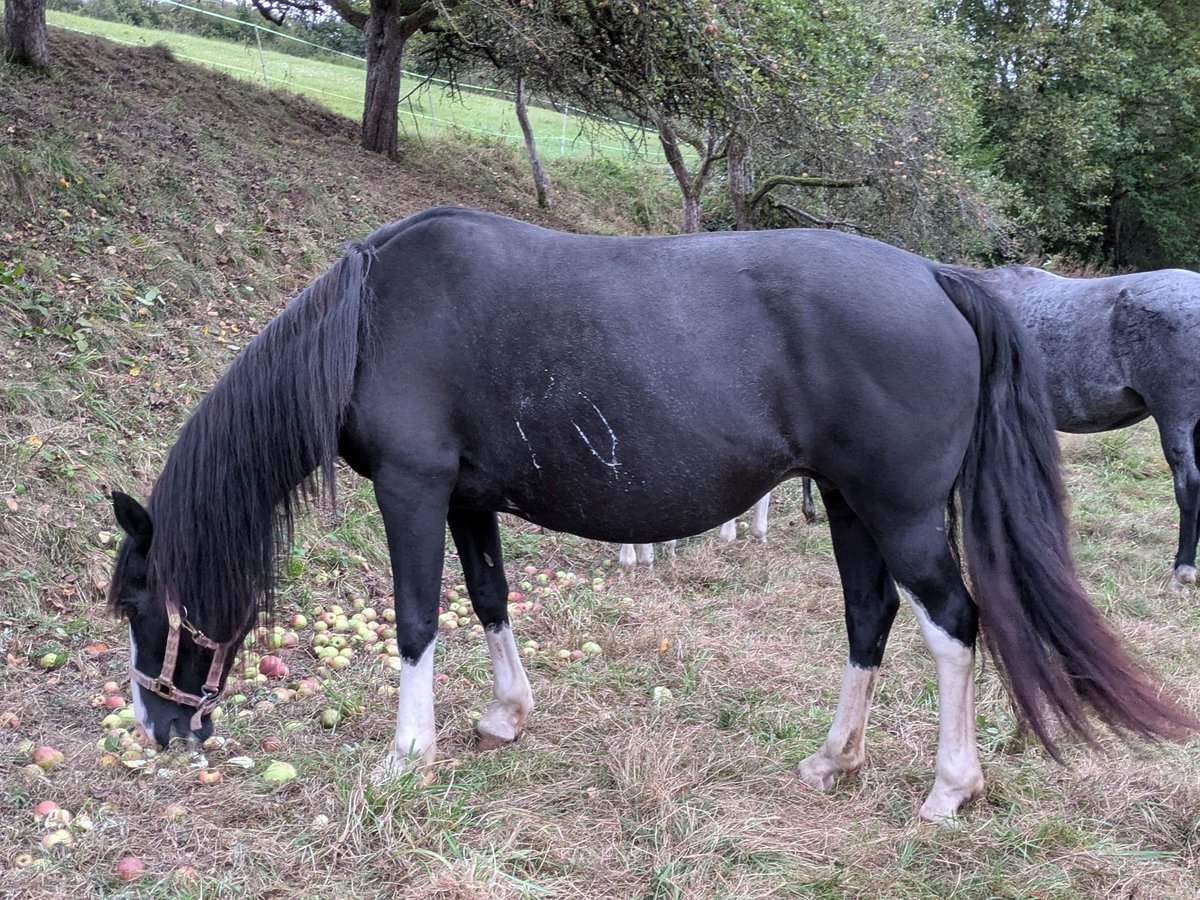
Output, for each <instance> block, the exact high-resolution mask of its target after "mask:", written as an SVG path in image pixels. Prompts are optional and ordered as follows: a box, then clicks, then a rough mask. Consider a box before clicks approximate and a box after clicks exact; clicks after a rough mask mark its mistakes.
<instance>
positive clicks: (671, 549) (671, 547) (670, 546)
mask: <svg viewBox="0 0 1200 900" xmlns="http://www.w3.org/2000/svg"><path fill="white" fill-rule="evenodd" d="M676 543H677V542H676V541H667V542H666V543H665V544H663V546H664V547H666V548H667V556H672V557H673V556H674V555H675V544H676Z"/></svg>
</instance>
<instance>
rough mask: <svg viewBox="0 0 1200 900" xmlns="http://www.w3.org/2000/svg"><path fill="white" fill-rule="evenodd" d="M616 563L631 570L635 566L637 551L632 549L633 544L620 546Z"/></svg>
mask: <svg viewBox="0 0 1200 900" xmlns="http://www.w3.org/2000/svg"><path fill="white" fill-rule="evenodd" d="M617 563H618V564H619V565H621V566H623V567H624V568H626V569H632V568H633V567H634V566H635V565H637V551H635V550H634V549H633V544H622V545H621V549H620V550H619V551H618V552H617Z"/></svg>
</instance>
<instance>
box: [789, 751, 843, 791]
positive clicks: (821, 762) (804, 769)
mask: <svg viewBox="0 0 1200 900" xmlns="http://www.w3.org/2000/svg"><path fill="white" fill-rule="evenodd" d="M839 774H840V773H839V772H838V771H837V769H836V768H835V767H834V766H833V764H832V763H831V762H830V761H829V759H828V758H827V757H825V756H824V755H822V754H820V753H817V754H814V755H813V756H810V757H809V758H808V759H806V760H804V762H802V763H800V765H798V766H797V767H796V775H797V776H798V777H799V778H800V780H801V781H803V782H804V783H805V784H807V785H808V786H809V787H810V788H812V789H813V790H815V791H820V792H821V793H823V794H827V793H829V792H830V791H832V790H833V786H834V785H835V784H837V780H838V775H839Z"/></svg>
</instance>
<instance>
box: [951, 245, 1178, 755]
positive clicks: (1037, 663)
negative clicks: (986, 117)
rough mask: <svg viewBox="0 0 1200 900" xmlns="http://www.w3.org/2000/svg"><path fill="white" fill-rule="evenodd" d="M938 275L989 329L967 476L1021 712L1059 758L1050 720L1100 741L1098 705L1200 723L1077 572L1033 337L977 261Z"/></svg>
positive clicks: (991, 616) (1002, 648) (983, 607)
mask: <svg viewBox="0 0 1200 900" xmlns="http://www.w3.org/2000/svg"><path fill="white" fill-rule="evenodd" d="M935 277H936V278H937V281H938V284H939V285H941V287H942V289H943V290H944V291H945V292H946V294H947V295H948V296H949V297H950V299H951V301H952V302H953V303H954V305H955V306H956V307H957V308H958V309H959V311H960V312H961V313H962V314H963V316H964V317H966V319H967V321H968V322H970V323H971V326H972V327H973V328H974V329H975V334H976V335H977V336H978V339H979V351H980V389H979V410H978V412H977V413H976V417H975V431H974V434H973V435H972V438H971V443H970V446H969V447H968V449H967V455H966V458H965V459H964V461H963V467H962V472H961V474H960V476H959V498H960V502H961V504H962V513H963V542H964V544H965V547H966V557H967V568H968V570H969V572H970V576H971V581H972V588H973V591H974V594H975V598H976V601H977V602H978V604H979V616H980V623H981V630H982V634H983V638H984V643H985V645H986V646H987V648H988V650H989V651H990V652H991V655H992V656H993V658H994V659H995V661H996V666H997V668H998V669H999V671H1000V673H1001V677H1002V678H1003V679H1004V681H1005V683H1006V685H1007V687H1008V690H1009V693H1010V695H1011V696H1012V698H1013V700H1014V701H1015V703H1016V706H1017V708H1018V710H1019V712H1020V714H1021V715H1023V716H1024V718H1025V719H1026V720H1027V722H1028V723H1029V725H1030V727H1031V728H1032V729H1033V731H1034V733H1035V734H1036V735H1037V736H1038V738H1039V739H1040V740H1041V741H1042V743H1043V744H1045V746H1046V748H1047V749H1048V750H1049V751H1050V754H1051V755H1052V756H1053V757H1054V758H1055V759H1059V755H1058V752H1057V749H1056V747H1055V741H1054V736H1053V733H1052V732H1053V731H1054V729H1052V728H1050V727H1049V724H1050V722H1051V721H1057V722H1058V723H1059V724H1060V725H1061V726H1062V727H1063V728H1065V730H1066V731H1067V732H1068V733H1069V734H1072V735H1075V736H1078V737H1081V738H1083V739H1084V740H1087V741H1088V742H1090V743H1094V740H1095V738H1094V734H1093V732H1092V729H1091V725H1090V723H1089V721H1088V712H1089V711H1091V712H1094V713H1095V714H1096V715H1097V716H1099V718H1100V719H1101V720H1102V721H1103V722H1104V723H1105V724H1106V725H1108V726H1109V727H1110V728H1112V729H1113V730H1114V731H1117V732H1118V733H1131V734H1135V735H1138V736H1141V737H1143V738H1147V739H1154V738H1158V737H1171V738H1175V737H1182V736H1183V735H1184V734H1185V733H1186V732H1188V731H1194V730H1197V729H1200V723H1198V722H1197V721H1196V720H1195V719H1194V718H1193V717H1192V716H1190V715H1189V714H1188V713H1187V712H1185V711H1184V710H1182V709H1181V708H1179V707H1178V706H1177V705H1175V703H1174V702H1172V701H1171V700H1170V699H1168V698H1166V697H1164V696H1163V695H1162V693H1161V692H1160V689H1159V688H1158V687H1156V686H1155V681H1154V678H1153V677H1152V676H1151V675H1150V674H1149V673H1147V672H1146V671H1144V670H1142V669H1141V668H1140V667H1139V666H1138V665H1136V664H1135V663H1134V662H1133V661H1132V660H1131V659H1130V657H1129V656H1128V654H1127V653H1126V652H1125V650H1124V649H1123V648H1122V646H1121V641H1120V639H1119V638H1118V637H1117V636H1116V634H1114V632H1113V631H1112V629H1111V628H1110V627H1109V625H1108V623H1107V622H1105V620H1104V619H1103V617H1102V616H1101V615H1100V613H1099V612H1098V611H1097V610H1096V608H1095V607H1094V606H1093V605H1092V603H1091V601H1090V600H1089V599H1088V597H1087V595H1086V593H1085V592H1084V590H1083V587H1082V585H1080V583H1079V580H1078V578H1077V577H1076V575H1075V567H1074V563H1073V561H1072V558H1071V551H1070V548H1069V546H1068V533H1069V532H1068V523H1067V516H1066V513H1065V510H1064V490H1063V484H1062V479H1061V476H1060V474H1059V468H1058V462H1059V454H1058V442H1057V439H1056V438H1055V434H1054V423H1053V419H1052V416H1051V411H1050V404H1049V400H1048V397H1047V395H1046V389H1045V382H1044V378H1043V373H1042V364H1041V358H1040V356H1039V355H1038V352H1037V350H1036V348H1035V347H1034V346H1033V344H1032V342H1031V339H1030V338H1029V337H1028V336H1027V335H1026V334H1025V332H1024V330H1023V329H1022V327H1021V326H1020V324H1019V323H1018V322H1017V321H1016V320H1015V319H1014V317H1013V315H1012V314H1011V313H1010V312H1009V311H1008V310H1007V309H1006V308H1005V307H1004V306H1003V304H1002V301H1000V300H999V299H998V298H996V297H994V296H992V295H991V294H990V293H989V292H988V291H987V290H986V289H985V288H984V287H983V286H982V285H981V284H979V282H978V280H977V279H975V278H974V277H973V276H972V275H971V274H970V273H969V272H966V271H963V270H958V269H951V268H939V269H937V270H936V271H935Z"/></svg>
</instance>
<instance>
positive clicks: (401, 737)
mask: <svg viewBox="0 0 1200 900" xmlns="http://www.w3.org/2000/svg"><path fill="white" fill-rule="evenodd" d="M436 646H437V638H434V639H433V640H431V641H430V642H429V646H428V647H426V648H425V651H424V652H423V653H422V654H421V658H420V659H418V660H417V661H416V662H415V663H410V662H409V661H408V660H406V659H405V660H401V663H400V701H399V706H398V707H397V710H396V739H395V741H393V742H392V749H393V750H395V751H396V752H397V753H399V754H400V755H401V756H406V757H411V758H413V759H415V760H420V761H423V762H432V761H433V760H432V759H424V757H425V755H426V754H427V753H428V754H430V755H432V754H431V751H432V750H433V749H434V748H435V746H436V744H437V729H436V728H435V727H434V722H433V655H434V648H435V647H436Z"/></svg>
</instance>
